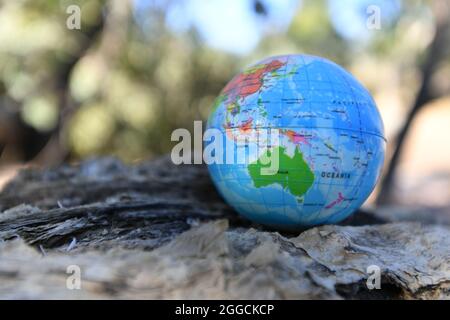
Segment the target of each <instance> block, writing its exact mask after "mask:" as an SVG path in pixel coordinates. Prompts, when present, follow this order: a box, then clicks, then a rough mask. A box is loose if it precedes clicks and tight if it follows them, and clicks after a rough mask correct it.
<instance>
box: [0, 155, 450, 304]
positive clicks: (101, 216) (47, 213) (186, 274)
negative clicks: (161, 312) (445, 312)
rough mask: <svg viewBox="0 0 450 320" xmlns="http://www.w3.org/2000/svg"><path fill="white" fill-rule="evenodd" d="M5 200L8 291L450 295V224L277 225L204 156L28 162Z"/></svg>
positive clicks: (378, 219) (374, 220)
mask: <svg viewBox="0 0 450 320" xmlns="http://www.w3.org/2000/svg"><path fill="white" fill-rule="evenodd" d="M0 210H2V211H3V212H2V213H0V298H220V299H226V298H335V299H340V298H350V299H353V298H377V299H378V298H449V297H450V291H449V286H450V251H449V250H448V248H449V247H450V230H449V227H448V225H436V223H435V221H432V220H429V221H427V224H421V223H418V222H403V221H401V220H400V221H399V219H393V220H396V221H398V222H395V223H392V222H390V221H389V220H390V217H389V215H387V214H386V212H385V211H380V212H382V213H381V214H379V213H378V212H366V211H360V212H357V213H356V214H355V215H353V216H352V217H351V218H349V219H348V220H347V221H344V222H343V223H342V224H340V225H336V226H321V227H317V228H311V229H309V230H303V231H302V232H298V233H282V234H280V233H278V232H276V231H274V230H268V229H265V228H263V227H261V226H259V225H254V224H252V223H250V222H249V221H247V220H245V219H242V218H240V217H239V216H238V215H237V214H236V213H235V212H234V211H233V210H232V209H231V208H230V207H229V206H227V205H226V204H225V203H224V202H223V201H222V200H221V198H220V197H219V195H218V194H217V193H216V191H215V189H214V187H213V185H212V183H211V181H210V179H209V176H208V173H207V171H206V169H205V168H204V167H203V166H175V165H173V164H172V163H171V162H170V159H169V158H167V157H163V158H161V159H158V160H155V161H151V162H145V163H142V164H138V165H133V166H125V165H123V164H122V163H121V162H119V161H117V160H114V159H111V158H106V159H97V160H90V161H86V162H83V163H81V164H79V165H76V166H63V167H58V168H53V169H32V170H25V171H22V172H21V173H20V174H19V175H18V176H17V177H16V178H15V179H14V180H13V181H12V182H11V183H10V184H9V185H8V186H7V187H6V188H5V190H4V191H3V192H2V194H1V195H0ZM441 222H442V221H441ZM69 265H77V266H79V267H80V268H81V271H82V288H81V290H69V289H67V287H66V280H67V277H68V276H69V275H68V274H67V273H66V269H67V267H68V266H69ZM370 266H375V268H379V270H380V272H381V289H373V290H370V289H369V288H368V286H367V284H366V281H367V279H368V277H369V276H370V275H371V274H370V272H369V271H370V270H371V269H370ZM368 268H369V269H368Z"/></svg>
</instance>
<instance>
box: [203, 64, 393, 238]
mask: <svg viewBox="0 0 450 320" xmlns="http://www.w3.org/2000/svg"><path fill="white" fill-rule="evenodd" d="M212 128H214V129H218V130H220V132H221V133H223V136H224V139H223V141H222V142H221V146H222V147H223V149H224V150H223V151H224V153H225V154H227V153H229V152H232V153H231V154H232V155H234V157H235V158H233V159H236V158H237V157H238V155H239V154H240V155H242V154H245V157H246V158H245V159H246V161H245V162H242V161H224V162H225V163H211V164H209V165H208V169H209V172H210V175H211V177H212V180H213V182H214V184H215V186H216V188H217V190H218V191H219V193H220V194H221V196H222V197H223V198H224V199H225V200H226V202H227V203H228V204H229V205H230V206H232V207H233V208H234V209H235V210H236V211H237V212H239V213H240V214H241V215H242V216H244V217H246V218H248V219H250V220H252V221H255V222H258V223H261V224H264V225H268V226H272V227H276V228H280V229H294V230H295V229H298V228H302V227H306V226H313V225H318V224H329V223H337V222H339V221H341V220H343V219H345V218H346V217H348V216H349V215H350V214H351V213H352V212H354V211H355V210H356V209H358V208H359V207H360V206H361V205H362V204H363V203H364V202H365V200H366V199H367V198H368V197H369V195H370V194H371V192H372V191H373V189H374V187H375V185H376V182H377V180H378V178H379V176H380V171H381V168H382V165H383V161H384V154H385V144H386V139H385V138H384V128H383V123H382V119H381V116H380V113H379V111H378V109H377V107H376V105H375V102H374V100H373V98H372V97H371V95H370V93H369V92H368V91H367V90H366V89H365V88H364V87H363V86H362V85H361V84H360V83H359V82H358V81H357V80H356V79H355V77H353V76H352V75H351V74H350V73H349V72H347V71H346V70H345V69H343V68H342V67H340V66H339V65H337V64H335V63H333V62H331V61H329V60H327V59H324V58H321V57H315V56H310V55H285V56H276V57H270V58H267V59H265V60H262V61H260V62H258V63H256V64H254V65H252V66H250V67H248V68H246V69H245V70H243V71H242V72H241V73H239V74H238V75H236V76H235V77H234V78H233V79H232V80H231V81H230V82H229V83H228V84H227V85H226V87H225V88H224V89H223V90H222V92H221V93H220V95H219V96H218V97H217V99H216V101H215V103H214V107H213V111H212V113H211V116H210V117H209V119H208V124H207V129H212ZM263 131H264V132H265V135H263V134H262V132H263ZM267 132H268V133H269V134H272V133H273V132H274V133H275V134H276V135H277V137H278V139H277V140H274V141H276V142H275V143H272V140H269V139H268V134H267ZM261 137H264V138H261ZM209 143H211V141H209ZM206 145H208V141H207V142H205V146H206ZM212 155H213V156H215V154H214V153H213V154H212ZM273 155H277V157H278V158H277V159H278V167H277V170H276V172H272V173H271V174H269V175H268V174H264V172H262V170H261V169H262V168H265V167H266V168H267V167H268V166H269V165H268V164H267V161H266V160H267V158H268V157H269V156H273Z"/></svg>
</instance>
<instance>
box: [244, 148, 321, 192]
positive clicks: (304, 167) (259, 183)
mask: <svg viewBox="0 0 450 320" xmlns="http://www.w3.org/2000/svg"><path fill="white" fill-rule="evenodd" d="M274 151H275V152H278V155H279V166H278V170H277V172H274V173H273V174H269V175H263V174H262V173H263V172H264V171H263V170H261V169H262V168H266V169H268V168H269V167H270V164H265V161H262V158H263V157H266V158H269V159H270V157H271V155H272V154H271V151H270V150H267V151H266V153H265V154H263V155H262V156H261V157H260V158H259V159H258V160H257V161H255V162H253V163H251V164H249V165H248V172H249V174H250V177H251V178H252V181H253V183H254V185H255V187H256V188H261V187H266V186H269V185H271V184H279V185H281V186H282V187H283V189H286V190H288V191H289V192H290V193H291V194H292V195H293V196H296V197H297V199H299V197H301V196H302V195H304V194H305V193H306V191H308V189H309V188H310V187H311V186H312V185H313V182H314V173H313V172H312V171H311V169H310V168H309V166H308V164H307V163H306V162H305V160H304V159H303V154H302V153H301V152H300V151H299V150H298V148H295V152H294V156H293V157H292V158H291V157H289V155H287V154H286V148H283V147H276V148H275V149H274ZM299 181H301V182H299Z"/></svg>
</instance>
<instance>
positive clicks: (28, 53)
mask: <svg viewBox="0 0 450 320" xmlns="http://www.w3.org/2000/svg"><path fill="white" fill-rule="evenodd" d="M71 5H77V6H79V7H80V9H81V11H80V12H81V30H69V28H68V27H67V25H66V22H67V19H68V17H69V16H70V13H67V8H68V7H69V6H71ZM374 8H375V9H379V13H380V18H381V20H380V28H372V27H370V26H368V19H370V17H371V15H372V14H373V9H374ZM448 14H449V9H448V3H447V2H446V1H445V0H435V1H425V0H424V1H418V0H409V1H401V0H394V1H393V0H359V1H358V0H329V1H325V0H322V1H320V0H319V1H317V0H314V1H312V0H303V1H296V0H172V1H168V0H166V1H164V0H135V1H125V0H113V1H100V0H86V1H81V0H80V1H75V0H60V1H57V0H54V1H48V0H15V1H10V0H0V148H1V150H2V153H1V158H0V185H2V184H4V183H5V182H6V181H7V180H8V179H9V178H10V177H11V176H13V175H14V173H15V172H16V171H17V170H16V169H17V168H19V167H21V166H23V165H25V164H36V165H41V166H53V165H57V164H59V163H61V162H63V161H69V162H75V161H79V160H81V159H84V158H86V157H93V156H102V155H112V156H117V157H120V158H121V159H123V160H124V161H126V162H133V161H139V160H142V159H148V158H152V157H156V156H158V155H160V154H164V153H167V152H168V151H169V150H170V149H171V146H172V143H171V142H170V134H171V132H172V130H174V129H175V128H180V127H185V128H192V125H193V120H198V119H203V120H204V119H206V118H207V116H208V114H209V111H210V109H211V105H212V102H213V99H214V98H215V96H216V95H218V93H219V92H220V90H221V89H222V87H223V86H224V85H225V84H226V82H227V81H228V80H230V78H231V77H232V76H233V75H234V74H235V73H236V72H237V71H238V70H239V69H240V68H242V67H244V66H246V65H248V64H249V63H253V62H255V61H257V60H259V59H261V58H263V57H266V56H270V55H275V54H287V53H308V54H315V55H320V56H324V57H326V58H328V59H331V60H334V61H335V62H337V63H339V64H341V65H343V66H344V67H346V68H347V69H348V70H349V71H351V72H352V73H353V74H354V75H355V76H356V77H357V78H358V79H359V80H360V81H361V82H362V83H363V84H364V85H365V86H366V87H367V88H368V89H369V90H370V91H371V92H372V94H373V96H374V98H375V100H376V102H377V104H378V106H379V109H380V111H381V113H382V116H383V119H384V123H385V128H386V136H387V139H388V154H387V155H388V157H387V160H386V165H385V173H387V172H390V173H389V178H388V179H385V180H384V182H383V188H381V190H383V191H385V195H384V196H383V197H381V196H380V197H379V199H378V202H379V203H397V204H403V205H410V206H414V205H417V204H421V205H427V206H440V207H450V59H449V57H450V56H449V52H448V43H450V38H449V36H448V33H449V32H448V29H449V25H448V24H449V20H450V19H449V15H448ZM412 110H414V111H413V112H412ZM402 132H404V133H406V134H404V135H403V134H402ZM401 136H404V137H405V138H404V139H403V138H402V137H401ZM399 141H400V145H401V148H400V149H399V150H398V152H397V154H398V156H396V157H395V158H396V160H394V161H393V163H391V162H390V159H391V157H392V155H393V153H394V150H395V149H396V148H397V146H398V144H397V142H399ZM397 160H398V161H397ZM378 191H379V190H378ZM375 195H376V193H375ZM375 195H374V196H373V197H372V198H371V200H370V201H372V202H373V201H374V200H375Z"/></svg>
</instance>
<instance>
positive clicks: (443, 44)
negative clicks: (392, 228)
mask: <svg viewBox="0 0 450 320" xmlns="http://www.w3.org/2000/svg"><path fill="white" fill-rule="evenodd" d="M432 8H433V13H434V17H435V24H436V30H435V33H434V37H433V40H432V42H431V44H430V46H429V48H428V50H427V52H426V53H425V57H424V60H423V62H422V64H421V67H420V79H421V80H420V86H419V90H418V93H417V95H416V98H415V100H414V102H413V105H412V107H411V109H410V111H409V113H408V115H407V117H406V119H405V121H404V124H403V126H402V127H401V129H400V131H399V132H398V134H397V136H396V137H395V140H394V142H393V143H395V147H394V151H393V154H392V157H391V160H390V161H389V166H388V169H387V171H386V174H385V175H384V177H383V179H382V181H381V188H380V192H379V194H378V197H377V203H378V204H388V203H391V202H393V201H395V192H394V186H395V176H396V173H397V169H398V164H399V161H400V159H401V155H402V151H403V146H404V141H405V139H406V137H407V135H408V132H409V130H410V128H411V125H412V123H413V121H414V119H415V118H416V116H417V115H418V114H419V111H421V110H422V109H423V107H424V106H426V105H427V104H429V103H430V102H431V101H432V100H434V99H437V98H440V97H442V96H443V95H444V94H449V92H436V91H435V90H434V88H433V84H434V83H433V81H432V78H433V75H435V73H436V71H437V69H438V68H439V67H442V64H443V62H444V61H447V60H448V59H449V49H450V46H449V43H450V4H449V3H448V1H446V0H434V1H433V2H432Z"/></svg>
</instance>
